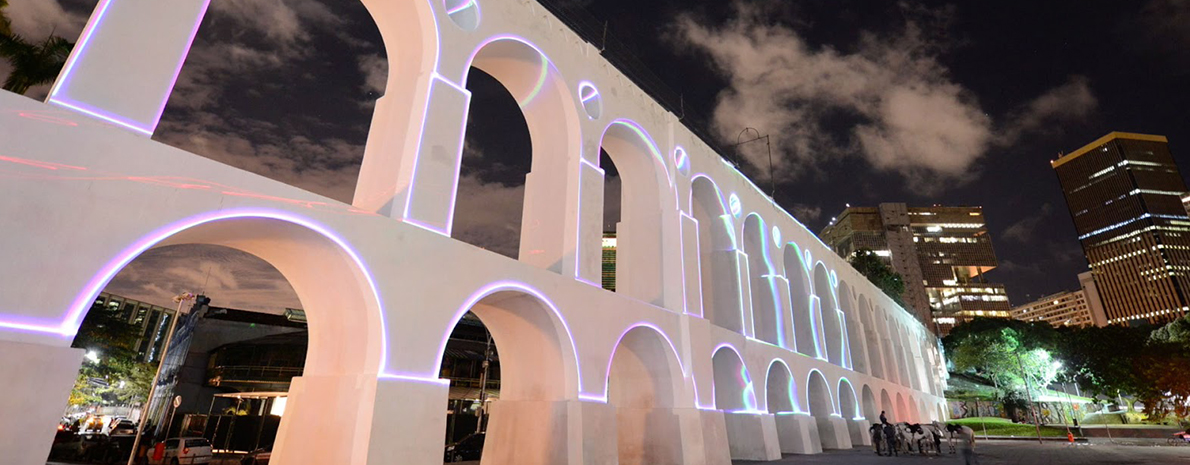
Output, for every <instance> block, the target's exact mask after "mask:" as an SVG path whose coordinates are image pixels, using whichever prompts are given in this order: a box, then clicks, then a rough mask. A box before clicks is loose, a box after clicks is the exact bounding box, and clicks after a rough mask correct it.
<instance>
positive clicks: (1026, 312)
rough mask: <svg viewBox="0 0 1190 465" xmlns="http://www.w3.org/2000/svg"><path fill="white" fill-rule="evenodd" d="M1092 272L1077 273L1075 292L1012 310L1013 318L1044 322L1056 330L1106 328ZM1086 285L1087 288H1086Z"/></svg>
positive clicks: (1049, 296)
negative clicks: (1086, 327)
mask: <svg viewBox="0 0 1190 465" xmlns="http://www.w3.org/2000/svg"><path fill="white" fill-rule="evenodd" d="M1090 276H1091V273H1090V272H1087V273H1082V274H1079V284H1080V285H1081V286H1082V287H1081V288H1080V289H1078V290H1074V291H1063V292H1058V293H1054V294H1050V295H1047V296H1045V297H1042V298H1040V299H1037V300H1034V301H1032V302H1029V303H1027V304H1024V305H1021V306H1018V307H1014V308H1013V309H1012V317H1013V318H1015V319H1017V320H1021V321H1044V322H1046V323H1049V324H1050V325H1053V326H1054V327H1055V328H1057V327H1062V326H1091V325H1095V326H1106V325H1107V316H1106V315H1104V313H1103V305H1101V304H1100V302H1099V293H1098V292H1096V290H1095V288H1094V286H1095V281H1094V279H1090ZM1088 286H1089V287H1088Z"/></svg>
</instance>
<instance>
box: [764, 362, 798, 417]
mask: <svg viewBox="0 0 1190 465" xmlns="http://www.w3.org/2000/svg"><path fill="white" fill-rule="evenodd" d="M778 363H780V364H781V365H782V366H784V367H785V383H786V385H785V395H786V396H788V398H789V405H790V406H792V407H793V410H792V411H789V412H773V413H775V414H777V415H782V414H785V415H788V414H801V413H802V408H801V406H800V405H798V404H799V402H798V399H797V383H796V382H794V380H793V371H791V370H790V369H789V364H788V363H785V360H782V359H780V358H774V359H773V360H772V361H771V362H769V369H768V372H767V373H765V375H764V385H765V389H768V385H769V375H770V374H772V372H773V365H775V364H778Z"/></svg>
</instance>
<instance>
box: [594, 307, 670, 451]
mask: <svg viewBox="0 0 1190 465" xmlns="http://www.w3.org/2000/svg"><path fill="white" fill-rule="evenodd" d="M684 381H685V376H684V374H683V368H682V365H681V361H680V360H678V354H677V353H676V352H675V350H674V347H673V345H672V344H670V342H669V340H668V339H667V338H666V337H665V335H664V334H663V333H661V331H660V330H658V329H657V328H654V327H652V326H645V325H640V326H635V327H633V328H631V329H629V330H628V331H626V332H625V333H624V334H623V335H622V336H621V337H620V341H619V342H618V343H617V344H616V348H615V350H614V351H613V352H612V357H611V360H610V362H609V364H608V380H607V386H608V387H607V401H608V404H609V405H612V406H614V407H615V409H616V435H617V441H616V444H617V446H618V449H619V452H618V454H619V463H621V464H625V465H629V464H640V465H645V464H653V463H681V462H682V442H681V437H682V436H681V434H675V432H678V431H681V425H680V424H679V422H678V418H677V416H675V415H674V414H673V408H674V407H676V406H677V405H678V404H679V402H680V401H679V397H680V395H681V393H682V392H683V389H684Z"/></svg>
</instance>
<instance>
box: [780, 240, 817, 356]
mask: <svg viewBox="0 0 1190 465" xmlns="http://www.w3.org/2000/svg"><path fill="white" fill-rule="evenodd" d="M804 260H805V258H803V257H802V251H801V248H800V247H798V245H797V244H795V243H793V242H790V243H788V244H786V245H785V278H786V280H788V281H789V300H790V303H789V306H790V312H791V314H792V317H793V332H794V345H795V346H796V348H797V351H798V353H800V354H802V355H808V356H810V357H819V358H821V357H825V356H826V354H824V353H822V352H821V351H820V350H819V345H818V336H817V335H818V331H817V329H816V325H817V322H816V321H815V320H816V319H815V318H814V305H813V302H812V300H813V299H812V296H813V294H812V293H811V292H810V277H809V275H808V274H807V273H806V269H807V268H806V266H805V261H804Z"/></svg>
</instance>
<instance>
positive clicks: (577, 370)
mask: <svg viewBox="0 0 1190 465" xmlns="http://www.w3.org/2000/svg"><path fill="white" fill-rule="evenodd" d="M504 291H512V292H520V293H524V294H528V295H530V296H533V297H534V298H535V299H537V302H538V303H541V304H542V305H544V306H545V307H546V308H547V309H549V310H550V312H551V313H553V315H554V317H555V318H557V321H558V323H559V324H561V325H562V330H563V331H565V332H566V340H565V341H562V343H563V344H569V346H570V353H571V355H573V356H574V376H575V382H576V383H577V384H576V386H577V390H578V397H579V398H581V399H585V400H596V401H599V400H601V399H602V400H604V401H605V400H606V396H604V395H602V394H588V393H584V392H582V386H583V375H582V367H581V366H580V364H579V359H578V348H577V347H576V346H575V345H574V333H573V332H571V331H570V326H569V325H568V324H567V323H566V319H565V318H563V317H562V312H561V311H559V310H558V306H557V305H555V304H554V302H553V301H552V300H550V299H549V298H548V297H546V296H545V294H544V293H542V292H541V291H539V290H537V289H536V288H534V287H532V286H529V285H527V284H524V283H520V282H517V281H496V282H494V283H491V284H488V285H487V286H484V287H482V288H480V289H479V290H477V291H475V293H473V294H471V296H470V297H468V298H467V300H466V301H464V302H463V305H461V306H459V309H458V310H456V311H455V314H454V316H453V317H452V318H451V320H450V322H451V325H450V327H451V328H453V327H455V326H456V325H458V323H459V320H462V319H463V315H465V314H466V313H467V312H468V311H470V310H471V308H472V307H474V306H475V304H477V303H479V301H481V300H483V299H484V297H487V296H489V295H492V294H495V293H497V292H504ZM448 340H450V332H449V331H447V333H446V335H444V336H443V337H442V341H441V342H439V343H438V355H437V358H436V359H435V360H437V364H436V365H435V366H442V360H443V358H444V357H445V356H446V343H447V341H448ZM563 355H565V354H563ZM436 375H437V373H426V374H424V375H421V376H418V375H411V376H410V377H411V378H416V379H424V380H430V379H438V377H437V376H436Z"/></svg>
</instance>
